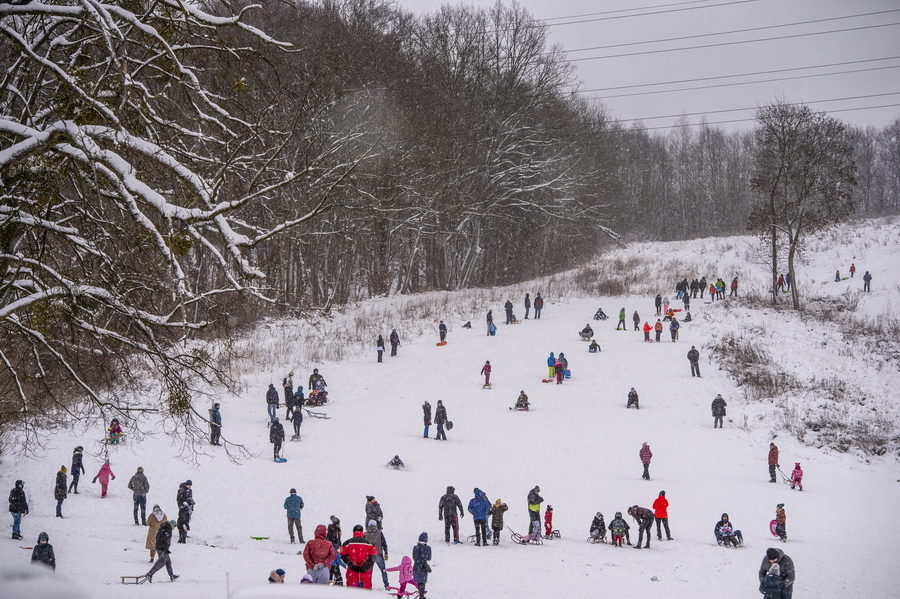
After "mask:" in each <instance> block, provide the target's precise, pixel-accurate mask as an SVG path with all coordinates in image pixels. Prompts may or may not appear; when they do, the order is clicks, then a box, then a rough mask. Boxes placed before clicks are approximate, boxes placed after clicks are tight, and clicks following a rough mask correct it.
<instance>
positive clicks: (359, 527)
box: [353, 524, 363, 532]
mask: <svg viewBox="0 0 900 599" xmlns="http://www.w3.org/2000/svg"><path fill="white" fill-rule="evenodd" d="M362 531H363V527H362V524H357V525H355V526H354V527H353V532H362Z"/></svg>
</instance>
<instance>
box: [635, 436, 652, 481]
mask: <svg viewBox="0 0 900 599" xmlns="http://www.w3.org/2000/svg"><path fill="white" fill-rule="evenodd" d="M638 455H639V456H640V458H641V464H643V465H644V473H643V474H642V475H641V478H643V479H644V480H650V459H651V458H653V452H651V451H650V446H649V445H647V444H646V443H644V444H643V445H641V450H640V451H639V452H638Z"/></svg>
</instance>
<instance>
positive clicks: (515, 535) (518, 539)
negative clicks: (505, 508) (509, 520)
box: [506, 526, 544, 545]
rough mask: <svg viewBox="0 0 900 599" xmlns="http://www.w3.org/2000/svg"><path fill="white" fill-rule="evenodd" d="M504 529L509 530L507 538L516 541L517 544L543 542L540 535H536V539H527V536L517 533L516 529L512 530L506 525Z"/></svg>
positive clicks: (540, 543)
mask: <svg viewBox="0 0 900 599" xmlns="http://www.w3.org/2000/svg"><path fill="white" fill-rule="evenodd" d="M506 530H508V531H509V538H510V539H512V542H513V543H518V544H519V545H543V544H544V541H543V540H541V538H540V537H538V538H536V539H529V538H526V537H523V536H522V535H520V534H519V533H517V532H516V531H514V530H513V529H511V528H510V527H508V526H507V527H506Z"/></svg>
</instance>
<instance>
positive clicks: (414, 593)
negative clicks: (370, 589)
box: [385, 584, 419, 599]
mask: <svg viewBox="0 0 900 599" xmlns="http://www.w3.org/2000/svg"><path fill="white" fill-rule="evenodd" d="M406 588H407V589H409V588H412V590H411V591H403V592H402V593H401V592H400V589H398V588H397V587H392V586H388V587H385V590H386V591H387V592H388V595H390V596H391V597H402V598H403V599H419V591H418V589H416V587H415V586H413V585H412V584H407V585H406Z"/></svg>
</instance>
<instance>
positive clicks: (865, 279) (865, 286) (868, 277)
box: [863, 270, 872, 293]
mask: <svg viewBox="0 0 900 599" xmlns="http://www.w3.org/2000/svg"><path fill="white" fill-rule="evenodd" d="M871 282H872V275H871V274H869V271H868V270H867V271H866V274H864V275H863V291H865V292H867V293H868V292H869V291H871V289H870V287H869V284H870V283H871Z"/></svg>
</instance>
